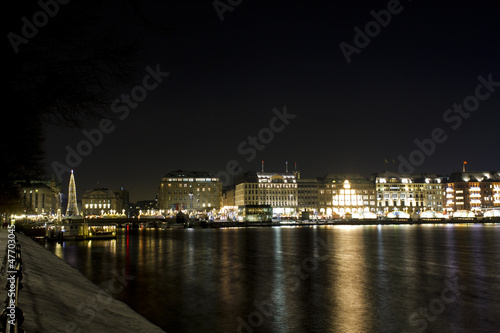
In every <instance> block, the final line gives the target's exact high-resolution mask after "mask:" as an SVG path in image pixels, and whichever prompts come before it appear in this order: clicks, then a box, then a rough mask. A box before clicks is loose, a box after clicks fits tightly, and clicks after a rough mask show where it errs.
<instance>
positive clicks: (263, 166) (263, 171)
mask: <svg viewBox="0 0 500 333" xmlns="http://www.w3.org/2000/svg"><path fill="white" fill-rule="evenodd" d="M262 172H264V160H262Z"/></svg>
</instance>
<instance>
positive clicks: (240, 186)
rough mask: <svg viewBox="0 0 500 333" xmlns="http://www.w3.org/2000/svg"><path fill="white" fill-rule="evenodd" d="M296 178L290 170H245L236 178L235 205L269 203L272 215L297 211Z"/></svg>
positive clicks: (283, 214) (288, 214) (285, 214)
mask: <svg viewBox="0 0 500 333" xmlns="http://www.w3.org/2000/svg"><path fill="white" fill-rule="evenodd" d="M297 199H298V194H297V179H296V176H295V174H294V173H291V172H284V173H278V172H254V171H251V172H247V173H245V174H243V175H241V176H240V177H238V179H237V183H236V186H235V205H236V206H238V207H240V206H247V205H250V206H256V205H270V206H271V207H272V211H273V215H274V216H282V217H283V216H293V215H295V214H296V213H297Z"/></svg>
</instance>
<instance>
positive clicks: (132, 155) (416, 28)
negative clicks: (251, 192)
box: [46, 0, 500, 201]
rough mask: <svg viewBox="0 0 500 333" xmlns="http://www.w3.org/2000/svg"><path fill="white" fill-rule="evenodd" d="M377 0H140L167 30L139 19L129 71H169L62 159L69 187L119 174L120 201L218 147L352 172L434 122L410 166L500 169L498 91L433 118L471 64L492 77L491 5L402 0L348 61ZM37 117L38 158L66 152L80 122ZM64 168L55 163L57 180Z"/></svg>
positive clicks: (470, 91)
mask: <svg viewBox="0 0 500 333" xmlns="http://www.w3.org/2000/svg"><path fill="white" fill-rule="evenodd" d="M221 2H223V3H225V1H221ZM237 2H238V1H233V3H237ZM158 3H159V1H158ZM389 3H391V1H355V2H353V1H342V2H339V3H336V2H333V1H331V2H327V1H249V0H244V1H242V2H241V4H239V5H237V6H235V7H234V9H233V11H232V12H230V11H227V12H225V13H224V21H222V22H221V20H220V19H219V16H218V14H217V12H216V10H215V9H214V7H213V4H212V1H198V2H196V1H194V2H193V1H176V2H170V1H169V2H168V4H166V3H162V4H157V3H156V2H153V1H150V2H144V4H143V5H142V6H143V7H142V10H143V11H144V13H145V15H146V16H147V17H149V18H150V19H151V20H154V21H158V22H161V23H164V24H167V25H168V26H170V27H172V31H171V33H170V34H169V35H168V36H161V35H158V34H154V33H152V32H148V31H147V30H144V31H142V32H141V36H142V40H143V42H144V50H143V53H142V54H143V60H142V61H143V65H142V67H141V69H139V72H138V73H139V74H138V78H139V79H138V80H137V84H138V85H142V77H143V76H144V75H146V73H147V72H146V70H145V69H144V68H145V67H146V66H147V65H149V66H151V67H153V68H154V67H156V65H157V64H159V66H160V68H161V70H162V71H165V72H169V73H170V75H169V76H168V77H167V78H165V79H164V81H163V82H162V83H161V84H160V85H159V86H158V87H157V88H156V89H154V90H152V91H149V92H148V96H147V98H146V99H145V100H144V101H142V102H140V103H139V105H138V106H137V108H135V109H131V110H130V114H129V115H128V117H126V118H125V119H123V120H120V119H115V120H113V125H115V126H116V128H115V130H114V131H113V132H112V133H108V134H104V136H103V140H102V143H101V144H99V145H98V146H97V147H93V150H92V153H91V154H89V155H88V156H86V157H83V159H82V162H81V163H79V165H77V166H76V167H74V169H75V175H76V181H77V187H78V189H79V192H80V194H81V193H82V192H83V191H84V190H85V189H91V188H94V187H97V186H98V185H97V182H98V181H99V186H104V187H108V188H111V189H114V188H118V187H120V186H121V185H122V184H123V185H124V186H125V188H127V189H128V190H129V191H130V195H131V200H132V201H136V200H146V199H154V197H155V195H156V192H157V188H158V186H159V183H160V179H161V175H162V174H163V173H166V172H168V171H171V170H177V169H185V170H200V171H201V170H203V171H213V172H218V171H221V170H226V163H227V162H228V161H230V160H236V161H238V162H239V164H240V165H241V167H242V168H243V169H244V170H251V169H254V170H257V169H260V167H261V161H262V160H264V161H265V167H266V170H267V171H284V169H285V161H288V162H289V165H290V169H292V168H293V164H294V162H297V165H298V169H300V170H301V172H302V177H317V176H322V175H324V174H326V173H328V172H350V171H352V172H360V173H362V174H364V175H366V176H369V175H370V174H372V173H374V172H380V171H384V170H386V169H387V168H388V169H389V170H391V169H392V168H393V166H392V159H395V160H396V163H397V165H396V168H397V166H398V165H399V161H398V156H400V155H401V156H403V157H405V158H406V159H408V158H409V155H410V153H412V151H414V150H415V149H417V146H416V145H415V143H414V140H416V139H418V140H424V139H428V138H430V137H431V133H432V131H433V130H434V129H436V128H441V129H442V130H443V132H444V135H446V136H447V140H446V141H445V142H443V143H437V144H435V150H434V152H432V153H431V154H429V156H427V155H425V157H424V160H423V162H422V163H421V165H419V166H418V167H415V172H434V173H444V174H446V173H451V172H454V171H460V170H461V166H462V161H464V160H467V161H468V169H469V170H498V169H500V156H499V154H498V150H497V147H496V143H497V142H498V138H499V134H498V126H499V120H500V116H499V106H500V91H497V92H493V93H491V94H490V96H488V98H485V99H484V100H483V101H480V102H479V107H478V108H477V110H476V111H474V112H471V113H470V116H469V117H468V118H467V119H462V123H461V124H460V125H458V123H457V121H458V120H451V119H457V117H458V116H457V114H455V113H454V114H453V115H452V114H448V117H449V118H450V120H449V121H448V122H445V121H444V119H443V116H444V115H446V112H447V109H450V108H453V105H454V104H455V103H456V104H462V103H463V102H464V99H466V98H467V97H468V96H474V94H475V91H476V87H477V86H478V85H479V84H480V81H478V77H479V76H480V75H481V76H482V77H484V78H485V79H488V76H490V75H491V78H492V80H493V81H495V82H497V81H498V82H500V68H499V63H500V39H499V32H500V26H499V25H498V11H497V10H496V9H495V7H494V5H492V4H491V2H488V1H440V2H439V4H437V3H436V2H434V1H429V0H427V1H423V0H413V1H408V0H407V1H402V2H401V4H400V6H399V7H397V8H398V10H399V13H398V14H392V15H391V21H390V22H389V23H388V24H387V25H386V27H382V28H381V29H380V32H379V33H378V34H377V33H376V32H374V33H373V34H372V35H373V37H370V41H369V43H368V45H367V46H366V47H364V48H359V53H358V54H355V53H354V54H352V57H351V62H350V63H348V62H347V61H346V58H345V57H344V55H343V53H342V50H341V48H340V47H339V45H340V43H342V42H345V43H348V44H350V45H353V46H354V37H355V34H356V32H355V31H354V30H353V29H354V28H355V27H356V26H357V27H359V28H360V29H361V30H363V31H364V30H365V26H366V24H367V23H369V22H370V21H373V20H374V17H373V16H372V15H371V14H370V12H371V11H372V10H373V11H375V12H379V11H381V10H386V9H387V7H388V4H389ZM60 15H63V13H61V14H60ZM491 89H498V90H500V87H498V88H494V87H492V88H491ZM130 90H131V89H129V90H125V91H123V93H130ZM480 92H481V93H482V94H483V95H484V94H486V93H488V91H487V90H486V88H481V89H480ZM117 97H119V96H118V95H117ZM468 101H469V102H471V101H472V102H471V103H473V101H474V99H470V98H469V99H468ZM285 106H286V109H287V112H288V113H289V114H293V115H297V116H296V117H295V118H294V119H291V120H290V121H289V124H288V125H286V126H285V127H284V129H283V130H282V131H280V132H279V133H274V138H273V139H272V140H270V142H269V143H267V144H265V147H264V148H263V149H262V150H261V151H258V152H257V154H256V156H255V158H254V159H253V160H251V161H250V162H249V161H247V160H246V159H247V158H248V157H249V156H250V155H249V154H245V155H242V154H240V153H239V152H238V146H239V145H240V144H242V142H244V141H248V139H247V138H248V136H256V135H257V134H258V133H259V132H260V131H261V130H262V129H264V128H266V127H269V123H270V120H271V119H272V118H273V117H274V113H273V111H272V110H273V109H274V108H276V109H277V110H279V111H280V112H282V110H283V108H284V107H285ZM110 107H111V106H110ZM472 107H473V106H472ZM451 117H455V118H451ZM460 118H463V117H462V116H460ZM276 124H277V126H280V124H281V123H280V122H279V121H278V122H277V123H276ZM453 125H455V126H454V127H455V128H456V129H453V127H452V126H453ZM97 126H98V122H97V121H96V122H91V123H88V124H86V126H85V128H84V129H86V130H88V131H90V130H91V129H93V128H96V127H97ZM280 129H281V127H280ZM46 130H47V143H46V151H47V159H46V162H47V163H48V165H49V166H50V163H52V161H60V162H61V163H64V161H65V157H66V149H65V147H66V146H67V145H69V146H70V147H73V148H76V146H77V144H78V143H79V142H80V141H81V140H84V139H85V136H84V135H83V134H82V132H81V129H80V130H78V129H65V130H63V129H61V128H57V127H47V128H46ZM264 132H266V133H269V131H266V130H264ZM264 132H263V133H264ZM263 135H265V134H263ZM266 139H267V137H266ZM248 147H249V145H247V146H246V148H248ZM415 156H416V155H415ZM386 158H387V159H388V160H389V161H390V165H389V166H388V167H387V166H386V164H385V159H386ZM48 169H49V171H48V172H51V170H50V167H49V168H48ZM68 179H69V175H68V174H65V175H64V177H63V186H64V191H65V192H66V190H67V189H66V187H67V184H68Z"/></svg>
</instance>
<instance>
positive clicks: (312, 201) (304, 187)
mask: <svg viewBox="0 0 500 333" xmlns="http://www.w3.org/2000/svg"><path fill="white" fill-rule="evenodd" d="M318 194H319V185H318V179H315V178H310V179H297V210H298V211H299V212H309V213H314V214H316V213H318V212H319V201H318V198H319V197H318Z"/></svg>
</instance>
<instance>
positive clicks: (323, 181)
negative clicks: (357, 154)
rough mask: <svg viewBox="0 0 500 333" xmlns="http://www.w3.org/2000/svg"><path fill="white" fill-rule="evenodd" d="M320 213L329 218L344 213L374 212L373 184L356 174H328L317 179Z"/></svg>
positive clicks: (375, 205) (374, 196)
mask: <svg viewBox="0 0 500 333" xmlns="http://www.w3.org/2000/svg"><path fill="white" fill-rule="evenodd" d="M318 192H319V193H318V201H319V210H320V213H321V214H323V215H326V216H327V217H330V216H332V215H335V214H337V215H340V216H344V215H345V214H346V213H349V214H353V213H358V212H363V211H365V212H368V211H371V212H374V211H375V210H376V207H377V203H376V202H377V200H376V194H375V184H374V182H373V181H371V180H369V179H366V178H365V177H363V176H362V175H361V174H358V173H340V174H337V173H329V174H327V175H325V176H324V177H322V178H319V179H318Z"/></svg>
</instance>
